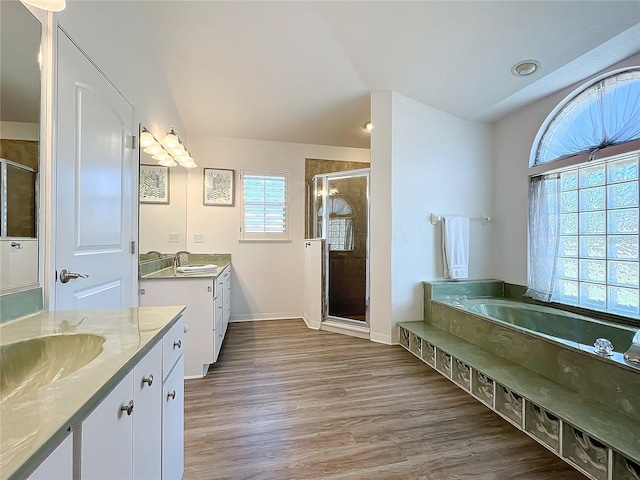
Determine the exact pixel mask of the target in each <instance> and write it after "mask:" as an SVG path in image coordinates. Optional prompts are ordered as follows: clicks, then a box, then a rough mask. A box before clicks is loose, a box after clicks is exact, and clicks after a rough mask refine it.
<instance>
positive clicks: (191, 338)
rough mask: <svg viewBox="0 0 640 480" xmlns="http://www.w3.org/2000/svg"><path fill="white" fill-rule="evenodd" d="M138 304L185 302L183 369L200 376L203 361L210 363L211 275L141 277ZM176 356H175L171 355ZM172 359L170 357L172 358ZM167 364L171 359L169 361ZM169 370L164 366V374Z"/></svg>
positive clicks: (211, 344) (212, 326) (212, 284)
mask: <svg viewBox="0 0 640 480" xmlns="http://www.w3.org/2000/svg"><path fill="white" fill-rule="evenodd" d="M140 288H142V289H144V291H145V294H144V295H141V296H140V306H143V307H147V306H164V305H186V306H187V309H186V310H185V312H184V316H183V318H184V322H185V323H186V324H187V325H189V331H188V332H187V334H186V335H185V336H184V340H183V341H182V343H183V345H182V350H183V351H184V355H185V373H186V375H187V376H189V377H202V370H203V367H202V366H203V365H204V364H207V365H208V364H210V363H213V335H212V334H211V331H212V330H213V329H214V328H215V323H214V317H215V313H214V308H213V298H214V293H213V291H214V280H213V279H211V278H184V277H182V278H174V279H154V280H148V279H147V280H141V281H140ZM177 358H178V357H177V356H176V357H175V359H177ZM175 359H174V361H175ZM171 365H173V363H172V362H171ZM169 371H170V370H166V371H165V372H164V373H165V376H166V375H168V374H169Z"/></svg>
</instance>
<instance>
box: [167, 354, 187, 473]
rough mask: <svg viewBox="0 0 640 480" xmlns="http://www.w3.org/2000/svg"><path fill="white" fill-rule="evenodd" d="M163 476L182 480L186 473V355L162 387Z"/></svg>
mask: <svg viewBox="0 0 640 480" xmlns="http://www.w3.org/2000/svg"><path fill="white" fill-rule="evenodd" d="M162 398H163V402H162V403H163V405H162V478H163V479H164V480H180V479H181V478H182V474H183V473H184V357H181V358H180V360H179V361H178V363H177V365H176V368H175V369H174V370H173V372H171V375H169V377H168V378H167V381H166V382H165V384H164V386H163V389H162Z"/></svg>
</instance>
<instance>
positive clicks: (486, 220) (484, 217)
mask: <svg viewBox="0 0 640 480" xmlns="http://www.w3.org/2000/svg"><path fill="white" fill-rule="evenodd" d="M469 219H470V220H480V223H481V224H482V225H486V224H487V223H489V222H491V217H490V216H489V215H480V217H469ZM441 221H442V215H436V214H435V213H432V214H431V225H436V224H438V223H440V222H441Z"/></svg>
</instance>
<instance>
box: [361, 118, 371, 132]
mask: <svg viewBox="0 0 640 480" xmlns="http://www.w3.org/2000/svg"><path fill="white" fill-rule="evenodd" d="M362 129H363V130H364V131H365V132H367V133H371V130H373V123H371V122H370V121H369V122H367V123H365V124H364V125H363V126H362Z"/></svg>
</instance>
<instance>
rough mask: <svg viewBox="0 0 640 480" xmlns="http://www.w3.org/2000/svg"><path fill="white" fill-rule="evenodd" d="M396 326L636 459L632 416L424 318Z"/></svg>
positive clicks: (639, 444)
mask: <svg viewBox="0 0 640 480" xmlns="http://www.w3.org/2000/svg"><path fill="white" fill-rule="evenodd" d="M398 326H400V327H402V328H405V329H406V330H408V331H410V332H412V333H414V334H416V335H417V336H419V337H421V338H423V339H425V340H427V341H429V342H431V343H432V344H434V345H436V346H437V347H439V348H441V349H442V350H444V351H446V352H447V353H449V354H451V355H452V356H453V357H455V358H457V359H459V360H461V361H463V362H465V363H466V364H468V365H470V366H471V367H472V368H474V369H476V370H478V371H479V372H482V373H484V374H486V375H488V376H489V377H491V378H493V379H494V380H495V381H496V382H498V383H499V384H501V385H504V386H506V387H508V388H509V389H511V390H513V391H514V392H516V393H518V394H520V395H522V396H523V397H525V398H526V399H528V400H530V401H531V402H533V403H535V404H537V405H539V406H541V407H543V408H544V409H546V410H547V411H549V412H550V413H552V414H554V415H556V416H558V417H560V418H562V419H563V420H564V421H566V422H568V423H570V424H572V425H574V426H576V427H578V428H579V429H580V430H582V431H584V432H585V433H587V434H589V435H591V436H593V437H594V438H597V439H599V440H600V441H601V442H603V443H605V444H607V445H609V446H610V447H612V448H614V449H615V450H617V451H619V452H620V453H622V454H623V455H625V456H627V457H629V458H632V459H634V461H636V462H637V461H638V460H640V435H638V432H640V424H639V423H638V422H637V421H636V420H634V419H633V418H631V417H629V416H627V415H624V414H622V413H619V412H616V411H614V410H612V409H610V408H607V407H606V406H605V405H602V404H600V403H597V402H594V401H591V400H589V399H586V398H584V397H583V396H582V395H580V394H579V393H577V392H574V391H572V390H569V389H568V388H566V387H564V386H562V385H559V384H557V383H555V382H553V381H551V380H549V379H547V378H545V377H543V376H542V375H539V374H537V373H535V372H533V371H531V370H528V369H527V368H525V367H523V366H521V365H518V364H516V363H513V362H511V361H510V360H507V359H505V358H502V357H499V356H497V355H494V354H493V353H491V352H488V351H487V350H484V349H482V348H480V347H478V346H476V345H473V344H471V343H469V342H467V341H466V340H463V339H461V338H459V337H456V336H454V335H452V334H451V333H448V332H445V331H444V330H441V329H439V328H437V327H434V326H433V325H430V324H428V323H426V322H422V321H418V322H399V323H398ZM629 387H630V388H633V386H629Z"/></svg>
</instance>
